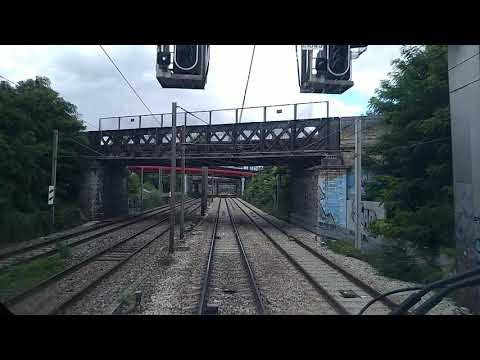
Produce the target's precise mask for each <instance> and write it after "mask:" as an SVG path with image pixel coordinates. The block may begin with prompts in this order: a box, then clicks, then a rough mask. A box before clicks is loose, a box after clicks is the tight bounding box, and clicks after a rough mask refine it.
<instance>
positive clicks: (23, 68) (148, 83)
mask: <svg viewBox="0 0 480 360" xmlns="http://www.w3.org/2000/svg"><path fill="white" fill-rule="evenodd" d="M104 48H105V49H106V50H107V52H108V53H109V54H110V56H111V57H112V58H113V59H114V61H115V62H116V63H117V65H118V66H119V68H120V69H121V70H122V72H123V73H124V75H125V76H126V77H127V79H128V80H129V81H130V83H131V84H132V85H133V86H134V87H135V89H136V90H137V92H138V93H139V94H140V96H141V97H142V98H143V100H144V101H145V103H146V104H147V105H148V106H149V107H150V109H151V110H152V111H153V112H154V113H163V112H170V111H171V103H172V101H177V102H178V104H179V105H181V106H183V107H185V108H187V109H188V110H190V111H196V110H209V109H215V108H230V107H240V106H241V105H242V99H243V93H244V88H245V83H246V79H247V74H248V67H249V64H250V57H251V53H252V46H251V45H212V46H211V47H210V68H209V73H208V80H207V85H206V87H205V90H185V89H163V88H162V87H161V86H160V84H159V83H158V81H157V79H156V77H155V61H156V46H152V45H146V46H138V45H136V46H132V45H114V46H110V45H104ZM399 54H400V46H397V45H385V46H380V45H371V46H369V47H368V49H367V51H366V52H365V53H364V54H363V55H362V56H361V57H360V58H359V59H356V60H354V61H353V65H352V70H353V81H354V82H355V85H354V86H353V88H351V89H349V90H347V91H346V92H345V93H344V94H341V95H324V94H301V93H300V90H299V87H298V79H297V65H296V57H295V50H294V46H293V45H258V46H257V47H256V50H255V57H254V61H253V67H252V73H251V76H250V85H249V88H248V93H247V98H246V101H245V106H260V105H275V104H284V103H296V102H309V101H322V100H329V101H330V112H331V113H330V114H331V116H352V115H360V114H362V113H364V112H365V111H366V108H367V103H368V100H369V98H370V97H371V96H372V95H373V94H374V90H375V88H376V87H378V86H379V84H380V81H381V80H382V79H385V78H386V76H387V73H388V72H389V71H390V69H391V61H392V60H393V59H394V58H397V57H398V56H399ZM0 59H1V60H0V75H3V76H5V77H7V78H8V79H10V80H12V81H20V80H25V79H27V78H34V77H35V76H38V75H41V76H47V77H48V78H49V79H50V80H51V82H52V87H53V89H55V90H56V91H57V92H59V93H60V95H61V96H62V97H64V98H65V99H66V100H68V101H70V102H72V103H73V104H75V105H77V107H78V111H79V113H80V114H81V117H82V119H84V120H85V121H86V122H88V123H91V124H97V123H98V118H99V117H106V116H118V115H130V114H146V113H148V111H147V110H146V109H145V107H144V106H143V105H142V103H141V102H140V101H139V100H138V99H137V98H136V96H135V95H134V94H133V92H132V91H131V90H130V88H129V87H128V86H127V85H126V83H125V82H124V80H123V79H122V77H121V76H120V74H119V73H118V72H117V71H116V69H115V68H114V67H113V65H112V64H111V63H110V61H109V60H108V58H107V57H106V56H105V54H104V53H103V52H102V50H101V49H100V47H99V46H98V45H84V46H78V45H76V46H66V45H49V46H46V45H35V46H24V45H22V46H9V45H2V46H0ZM321 111H323V110H321ZM323 116H325V115H323ZM87 126H88V129H93V126H92V125H90V124H87Z"/></svg>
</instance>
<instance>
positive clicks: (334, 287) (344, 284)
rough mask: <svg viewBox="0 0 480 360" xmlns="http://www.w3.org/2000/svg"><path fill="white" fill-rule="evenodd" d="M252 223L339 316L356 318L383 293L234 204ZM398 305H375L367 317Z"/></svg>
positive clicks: (248, 207)
mask: <svg viewBox="0 0 480 360" xmlns="http://www.w3.org/2000/svg"><path fill="white" fill-rule="evenodd" d="M231 201H232V203H233V204H235V206H237V207H238V208H239V209H240V210H241V211H242V212H243V213H244V214H245V216H246V217H247V218H248V219H249V221H250V222H251V223H252V224H253V225H254V226H255V227H256V228H257V229H258V230H259V231H260V232H261V233H262V234H263V235H264V236H265V237H266V238H267V239H268V240H269V241H270V242H271V243H272V244H273V245H274V246H275V247H276V248H277V250H278V251H279V252H280V253H282V254H283V255H284V256H285V257H286V258H287V259H288V260H289V261H290V262H291V263H292V264H293V265H294V266H295V268H297V270H298V271H299V272H300V273H302V274H303V275H304V276H305V277H306V278H307V280H308V281H309V282H310V284H311V285H312V286H313V287H314V288H315V289H316V290H317V292H318V293H319V294H320V295H321V296H322V297H323V298H324V299H325V300H326V301H327V302H328V303H329V304H330V305H331V307H332V308H334V309H335V311H336V312H337V313H338V314H342V315H353V314H357V313H358V312H359V311H360V309H361V308H362V307H363V306H364V305H365V304H366V303H367V302H368V301H370V300H371V299H373V298H374V297H376V296H378V295H380V293H379V292H378V291H377V290H375V289H373V288H372V287H370V286H369V285H368V284H366V283H365V282H363V281H362V280H360V279H358V278H356V277H355V276H354V275H353V274H351V273H349V272H348V271H346V270H345V269H343V268H341V267H340V266H338V265H337V264H335V263H334V262H332V261H331V260H329V259H327V258H326V257H325V256H323V255H321V254H320V253H318V252H317V251H316V250H315V249H313V248H312V247H310V246H308V245H307V244H305V243H304V242H302V241H301V240H299V239H298V238H297V237H295V236H293V235H292V234H290V233H288V232H287V231H285V230H284V229H283V228H281V227H280V226H278V225H276V224H275V223H273V222H272V221H270V220H269V219H268V218H267V217H265V216H264V215H262V214H261V213H260V212H259V211H258V210H257V209H255V208H253V207H252V206H251V205H249V204H248V203H246V202H244V201H243V200H240V199H232V200H231ZM397 306H398V305H397V304H395V303H394V302H392V301H391V300H389V299H383V301H381V302H379V303H376V304H374V305H373V306H372V307H371V308H370V309H369V310H368V311H367V314H387V313H388V312H389V311H390V310H393V309H395V308H396V307H397Z"/></svg>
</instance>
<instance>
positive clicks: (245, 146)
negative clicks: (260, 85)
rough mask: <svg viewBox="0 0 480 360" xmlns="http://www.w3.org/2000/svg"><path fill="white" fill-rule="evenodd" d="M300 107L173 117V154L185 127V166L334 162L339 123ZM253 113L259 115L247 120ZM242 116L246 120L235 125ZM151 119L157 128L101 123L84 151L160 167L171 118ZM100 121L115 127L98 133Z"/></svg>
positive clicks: (144, 119) (137, 120) (147, 118)
mask: <svg viewBox="0 0 480 360" xmlns="http://www.w3.org/2000/svg"><path fill="white" fill-rule="evenodd" d="M321 103H323V102H319V103H307V104H310V105H312V104H321ZM303 105H305V104H304V103H301V104H287V105H276V106H271V107H267V106H264V107H254V108H245V109H243V110H241V109H238V108H237V109H222V110H209V111H199V112H194V113H190V112H183V113H182V112H180V113H177V151H178V149H179V147H178V145H179V144H180V139H181V131H182V129H183V125H185V124H186V125H187V126H186V127H185V128H186V134H185V139H186V144H187V146H186V161H187V162H188V164H189V166H205V165H210V166H217V165H218V166H222V165H236V166H245V165H246V166H248V165H270V164H287V163H289V162H291V161H298V160H301V161H302V162H303V163H304V164H305V165H312V164H318V163H320V161H321V159H322V158H337V157H340V154H341V151H342V149H341V144H340V137H341V118H339V117H321V116H320V117H312V115H313V111H306V112H302V111H300V109H302V106H303ZM312 106H313V105H312ZM256 110H258V111H256ZM273 110H275V111H273ZM327 110H328V107H327ZM254 111H256V115H260V116H257V118H255V116H252V114H253V113H254ZM242 113H243V119H245V120H246V121H242V122H239V114H242ZM262 113H263V114H262ZM327 113H328V111H327ZM219 115H222V118H220V117H219ZM262 115H263V116H262ZM315 115H317V114H315ZM241 117H242V115H240V118H241ZM258 117H260V119H258ZM155 118H156V119H155V120H157V122H158V123H159V124H156V123H154V122H153V119H152V116H151V115H134V116H122V117H114V118H102V119H100V121H99V130H98V131H90V132H89V139H90V146H91V147H93V148H94V149H95V150H96V151H98V152H99V153H101V154H103V155H102V156H98V158H99V159H100V160H123V161H125V162H127V163H128V164H131V165H133V164H135V165H143V164H145V165H147V164H152V162H154V163H156V164H158V165H166V164H168V163H169V161H170V160H169V159H170V151H171V137H172V128H171V122H170V121H171V114H157V115H156V116H155ZM159 119H160V121H158V120H159ZM169 119H170V120H169ZM342 119H343V118H342ZM200 120H201V121H202V122H203V123H205V125H203V123H202V124H201V122H200ZM252 120H254V121H252ZM255 120H259V121H255ZM267 120H268V121H267ZM102 121H103V123H102ZM106 121H110V123H111V124H113V125H114V127H115V128H110V129H104V127H105V122H106ZM169 122H170V123H169ZM195 122H196V124H195ZM219 122H220V123H219ZM192 123H194V124H193V125H190V124H192ZM122 125H123V126H125V125H127V126H131V128H122ZM142 125H143V126H142ZM145 125H147V127H145ZM155 125H160V126H155ZM164 125H167V126H164Z"/></svg>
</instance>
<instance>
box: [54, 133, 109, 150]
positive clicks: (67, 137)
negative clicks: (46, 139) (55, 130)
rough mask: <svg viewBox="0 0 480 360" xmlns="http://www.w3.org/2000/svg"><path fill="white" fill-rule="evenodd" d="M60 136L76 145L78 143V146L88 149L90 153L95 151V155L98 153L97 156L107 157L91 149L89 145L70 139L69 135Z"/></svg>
mask: <svg viewBox="0 0 480 360" xmlns="http://www.w3.org/2000/svg"><path fill="white" fill-rule="evenodd" d="M59 135H61V136H63V138H65V139H68V140H71V141H73V142H74V143H76V144H78V145H80V146H82V147H84V148H86V149H88V150H90V151H93V152H94V153H96V154H98V155H101V156H105V154H102V153H101V152H98V151H97V150H95V149H93V148H91V147H90V146H88V145H85V144H82V143H81V142H79V141H77V140H75V139H74V138H73V137H70V136H67V135H64V134H60V133H59Z"/></svg>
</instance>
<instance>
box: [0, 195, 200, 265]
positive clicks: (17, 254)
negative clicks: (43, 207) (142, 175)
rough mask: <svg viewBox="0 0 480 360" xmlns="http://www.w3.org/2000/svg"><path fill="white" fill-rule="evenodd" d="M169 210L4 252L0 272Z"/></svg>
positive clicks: (102, 225) (109, 223) (151, 211)
mask: <svg viewBox="0 0 480 360" xmlns="http://www.w3.org/2000/svg"><path fill="white" fill-rule="evenodd" d="M194 201H195V200H193V199H192V200H188V201H186V202H185V204H186V205H188V204H190V203H192V202H194ZM176 206H177V207H178V206H180V202H178V203H177V204H176ZM169 209H170V206H169V205H165V206H161V207H158V208H155V209H151V210H148V211H146V212H144V213H142V214H139V215H136V216H133V217H128V218H122V219H120V220H117V221H114V222H108V223H103V224H99V225H98V226H94V227H92V228H88V229H84V230H81V231H78V232H75V233H70V234H66V235H63V236H60V237H58V238H54V239H49V240H47V241H43V242H40V243H36V244H33V245H30V246H25V247H22V248H17V249H12V250H9V251H4V252H2V253H0V271H1V270H4V269H6V268H8V267H10V266H12V265H19V264H24V263H27V262H30V261H33V260H36V259H39V258H42V257H46V256H51V255H54V254H56V253H57V252H58V251H59V249H58V247H57V244H58V243H59V242H64V243H65V245H67V246H68V247H70V248H73V247H76V246H78V245H81V244H84V243H86V242H89V241H92V240H95V239H98V238H99V237H101V236H103V235H107V234H110V233H113V232H114V231H117V230H121V229H123V228H125V227H127V226H130V225H133V224H135V223H138V222H141V221H144V220H147V219H149V218H151V217H153V216H155V215H158V214H161V213H163V212H168V211H169ZM82 235H86V236H82ZM79 237H80V238H79Z"/></svg>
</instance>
